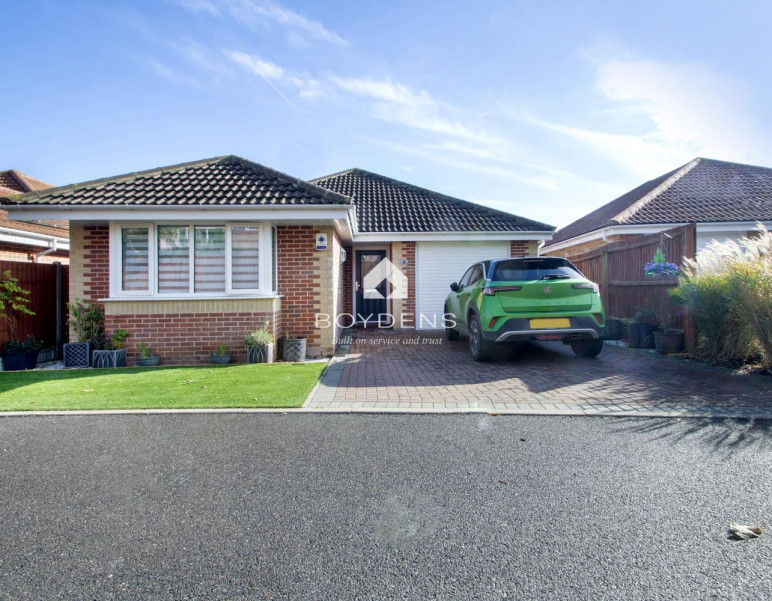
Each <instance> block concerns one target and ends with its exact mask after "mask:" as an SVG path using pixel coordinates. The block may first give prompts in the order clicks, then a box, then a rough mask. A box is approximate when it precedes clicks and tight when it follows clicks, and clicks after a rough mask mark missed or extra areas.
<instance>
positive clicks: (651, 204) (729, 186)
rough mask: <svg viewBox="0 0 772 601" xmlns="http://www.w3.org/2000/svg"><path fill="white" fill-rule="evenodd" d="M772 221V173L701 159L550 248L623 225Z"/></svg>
mask: <svg viewBox="0 0 772 601" xmlns="http://www.w3.org/2000/svg"><path fill="white" fill-rule="evenodd" d="M770 220H772V169H770V168H768V167H756V166H754V165H742V164H740V163H729V162H726V161H717V160H714V159H704V158H696V159H694V160H693V161H691V162H689V163H687V164H686V165H683V166H682V167H679V168H678V169H675V170H674V171H671V172H669V173H666V174H665V175H661V176H660V177H658V178H656V179H653V180H651V181H649V182H646V183H645V184H642V185H641V186H638V187H637V188H635V189H634V190H631V191H630V192H627V193H625V194H623V195H622V196H620V197H619V198H617V199H615V200H612V201H611V202H610V203H608V204H606V205H603V206H602V207H600V208H599V209H596V210H595V211H593V212H592V213H588V214H587V215H585V216H584V217H582V218H580V219H578V220H576V221H574V222H573V223H571V224H570V225H567V226H566V227H564V228H561V229H560V230H558V231H557V232H555V235H554V236H553V238H552V240H551V241H549V242H547V244H546V245H545V247H548V246H551V245H554V244H558V243H560V242H565V241H566V240H570V239H571V238H575V237H577V236H581V235H582V234H588V233H590V232H594V231H596V230H601V229H603V228H606V227H610V226H619V225H622V226H624V225H646V224H670V223H691V222H699V223H720V222H734V221H770Z"/></svg>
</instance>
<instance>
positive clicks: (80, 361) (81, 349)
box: [64, 342, 91, 367]
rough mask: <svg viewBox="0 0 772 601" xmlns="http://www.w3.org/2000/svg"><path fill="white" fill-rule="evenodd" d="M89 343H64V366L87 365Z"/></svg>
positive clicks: (88, 361)
mask: <svg viewBox="0 0 772 601" xmlns="http://www.w3.org/2000/svg"><path fill="white" fill-rule="evenodd" d="M90 365H91V345H90V344H89V343H88V342H68V343H66V344H65V345H64V366H65V367H89V366H90Z"/></svg>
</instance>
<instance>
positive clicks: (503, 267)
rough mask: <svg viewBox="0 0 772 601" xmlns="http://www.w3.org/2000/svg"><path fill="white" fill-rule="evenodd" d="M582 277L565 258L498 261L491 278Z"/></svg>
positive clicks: (502, 280) (514, 279)
mask: <svg viewBox="0 0 772 601" xmlns="http://www.w3.org/2000/svg"><path fill="white" fill-rule="evenodd" d="M565 277H569V278H582V277H584V276H583V275H582V274H581V273H580V272H579V270H578V269H577V268H576V267H574V266H573V265H571V263H569V262H568V261H566V260H565V259H554V258H547V257H545V258H541V259H512V260H510V261H498V262H497V263H496V266H495V267H494V268H493V274H492V276H491V280H493V281H496V282H524V281H525V282H527V281H531V280H541V279H552V278H559V279H563V278H565Z"/></svg>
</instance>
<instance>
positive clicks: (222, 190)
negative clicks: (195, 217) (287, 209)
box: [3, 156, 351, 207]
mask: <svg viewBox="0 0 772 601" xmlns="http://www.w3.org/2000/svg"><path fill="white" fill-rule="evenodd" d="M3 202H4V203H5V204H37V205H68V206H92V205H97V206H139V207H145V206H200V205H215V206H264V205H268V206H274V205H322V204H350V203H351V200H350V199H349V198H346V197H345V196H341V195H340V194H336V193H334V192H331V191H329V190H325V189H324V188H320V187H318V186H314V185H312V184H309V183H308V182H304V181H303V180H300V179H297V178H294V177H291V176H289V175H285V174H284V173H280V172H278V171H274V170H273V169H269V168H268V167H264V166H262V165H258V164H257V163H253V162H251V161H247V160H245V159H242V158H240V157H235V156H225V157H217V158H213V159H206V160H203V161H196V162H193V163H184V164H181V165H173V166H171V167H161V168H158V169H151V170H149V171H141V172H138V173H129V174H126V175H119V176H116V177H109V178H105V179H101V180H94V181H90V182H84V183H80V184H73V185H70V186H63V187H61V188H51V189H48V190H40V191H37V192H30V193H27V194H23V195H21V196H11V197H7V198H6V199H5V200H4V201H3Z"/></svg>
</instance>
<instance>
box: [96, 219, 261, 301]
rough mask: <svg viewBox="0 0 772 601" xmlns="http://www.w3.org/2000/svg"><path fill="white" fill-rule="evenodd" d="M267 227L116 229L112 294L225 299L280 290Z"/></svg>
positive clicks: (168, 225)
mask: <svg viewBox="0 0 772 601" xmlns="http://www.w3.org/2000/svg"><path fill="white" fill-rule="evenodd" d="M272 234H273V229H272V228H271V227H270V226H268V225H267V224H260V223H234V224H230V223H227V224H219V225H218V224H210V225H197V224H195V223H157V224H149V223H143V224H136V225H135V224H114V225H113V226H111V239H110V240H111V241H110V261H111V270H112V271H111V274H115V275H116V278H115V279H112V278H111V280H110V281H111V294H116V295H123V294H125V295H126V296H135V297H139V296H155V295H159V296H165V297H167V298H174V297H186V298H187V297H191V296H197V295H200V296H202V297H203V296H206V297H225V296H227V295H236V294H240V295H242V296H249V295H263V294H270V293H271V292H273V291H274V290H275V289H276V285H275V277H276V276H275V274H274V273H272V272H273V271H274V270H275V267H274V263H273V262H272V261H273V260H275V257H273V256H272V254H273V253H274V252H275V246H274V245H273V244H272V238H274V243H275V235H272Z"/></svg>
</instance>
